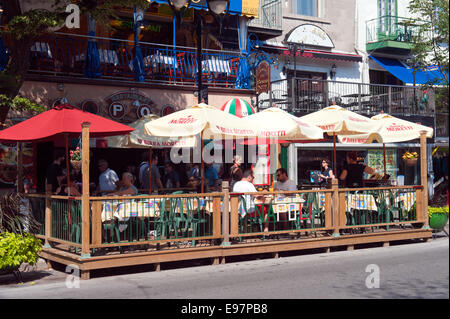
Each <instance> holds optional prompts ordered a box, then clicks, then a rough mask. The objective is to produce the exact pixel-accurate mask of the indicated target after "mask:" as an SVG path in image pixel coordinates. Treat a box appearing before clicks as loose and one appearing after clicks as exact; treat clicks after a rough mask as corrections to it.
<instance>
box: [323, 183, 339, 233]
mask: <svg viewBox="0 0 450 319" xmlns="http://www.w3.org/2000/svg"><path fill="white" fill-rule="evenodd" d="M338 185H339V182H338V180H337V179H336V178H333V179H332V180H331V189H332V190H333V193H332V196H331V197H332V202H333V205H332V207H333V209H332V212H333V218H332V227H333V236H334V237H339V236H340V234H339V188H338ZM325 222H326V219H325Z"/></svg>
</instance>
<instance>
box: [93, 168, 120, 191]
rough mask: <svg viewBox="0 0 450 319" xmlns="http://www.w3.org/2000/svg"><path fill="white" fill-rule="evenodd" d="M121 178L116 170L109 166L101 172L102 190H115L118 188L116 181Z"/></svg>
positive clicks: (99, 179) (100, 182)
mask: <svg viewBox="0 0 450 319" xmlns="http://www.w3.org/2000/svg"><path fill="white" fill-rule="evenodd" d="M118 180H119V177H118V176H117V174H116V172H114V171H113V170H112V169H110V168H107V169H106V170H105V171H104V172H103V173H101V174H100V176H99V178H98V182H99V184H100V191H113V190H115V189H116V182H117V181H118Z"/></svg>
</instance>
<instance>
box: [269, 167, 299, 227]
mask: <svg viewBox="0 0 450 319" xmlns="http://www.w3.org/2000/svg"><path fill="white" fill-rule="evenodd" d="M276 174H277V181H276V182H275V183H274V185H273V190H274V191H296V190H297V185H296V184H295V182H294V181H292V180H290V179H289V177H288V174H287V170H286V169H285V168H279V169H277V171H276ZM277 196H278V195H277ZM287 196H295V194H292V195H287ZM278 216H279V218H280V222H281V229H283V230H285V229H287V212H279V213H278Z"/></svg>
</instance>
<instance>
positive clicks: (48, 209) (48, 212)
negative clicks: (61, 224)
mask: <svg viewBox="0 0 450 319" xmlns="http://www.w3.org/2000/svg"><path fill="white" fill-rule="evenodd" d="M50 196H52V185H51V184H45V243H44V247H45V248H51V247H52V246H50V243H49V240H48V239H49V238H50V237H51V236H52V200H51V198H50Z"/></svg>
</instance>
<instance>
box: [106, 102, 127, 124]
mask: <svg viewBox="0 0 450 319" xmlns="http://www.w3.org/2000/svg"><path fill="white" fill-rule="evenodd" d="M126 111H127V107H126V106H125V105H124V104H122V103H120V102H114V103H111V104H110V105H109V108H108V112H109V116H111V117H112V118H113V119H114V120H120V119H122V118H123V117H124V116H125V114H126Z"/></svg>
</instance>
